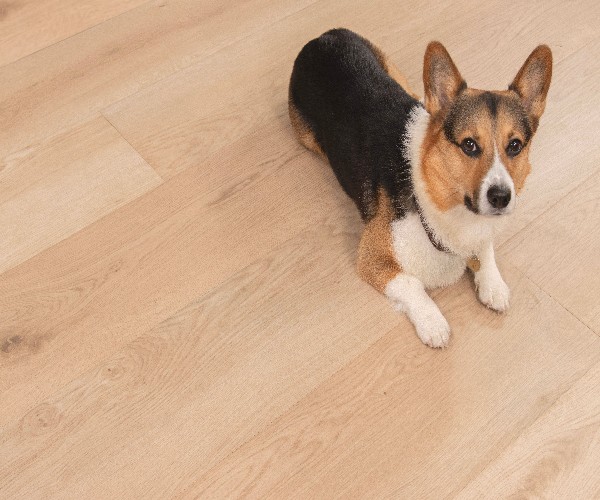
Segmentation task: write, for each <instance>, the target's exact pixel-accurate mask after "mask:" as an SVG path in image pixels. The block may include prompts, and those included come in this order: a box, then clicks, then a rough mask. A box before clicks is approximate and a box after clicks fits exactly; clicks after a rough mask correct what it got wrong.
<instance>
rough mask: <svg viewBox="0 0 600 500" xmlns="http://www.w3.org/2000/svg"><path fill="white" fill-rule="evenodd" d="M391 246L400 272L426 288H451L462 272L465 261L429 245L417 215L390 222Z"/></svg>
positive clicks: (409, 215) (412, 214)
mask: <svg viewBox="0 0 600 500" xmlns="http://www.w3.org/2000/svg"><path fill="white" fill-rule="evenodd" d="M392 244H393V246H394V254H395V256H396V260H397V261H398V264H400V266H401V267H402V271H403V272H405V273H406V274H409V275H411V276H414V277H415V278H418V279H419V280H420V281H421V282H422V283H423V285H425V287H426V288H437V287H442V286H448V285H451V284H452V283H455V282H456V281H458V279H459V278H460V277H461V276H462V274H463V273H464V271H465V267H466V261H465V259H464V258H462V257H460V256H458V255H455V254H451V253H447V252H440V251H439V250H437V249H436V248H435V247H434V246H433V245H432V244H431V241H429V237H428V236H427V233H426V232H425V229H423V225H422V224H421V220H420V218H419V216H418V215H417V214H416V213H410V214H408V215H407V216H406V217H405V218H404V219H399V220H395V221H393V222H392Z"/></svg>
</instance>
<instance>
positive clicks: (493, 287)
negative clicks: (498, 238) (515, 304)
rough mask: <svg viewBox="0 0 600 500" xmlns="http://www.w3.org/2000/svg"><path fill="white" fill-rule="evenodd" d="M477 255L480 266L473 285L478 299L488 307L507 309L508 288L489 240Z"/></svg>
mask: <svg viewBox="0 0 600 500" xmlns="http://www.w3.org/2000/svg"><path fill="white" fill-rule="evenodd" d="M478 257H479V262H480V263H481V266H480V268H479V271H477V272H476V273H475V286H476V287H477V291H478V295H479V300H480V301H481V303H482V304H485V305H486V306H487V307H489V308H490V309H494V310H495V311H498V312H504V311H506V309H508V302H509V298H510V290H509V288H508V285H507V284H506V283H505V282H504V280H503V279H502V276H501V275H500V271H499V270H498V266H497V265H496V259H495V257H494V246H493V244H492V243H491V242H490V243H489V244H488V245H487V246H486V247H485V248H484V249H483V251H482V252H481V253H480V254H479V256H478Z"/></svg>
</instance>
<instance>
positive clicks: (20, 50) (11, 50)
mask: <svg viewBox="0 0 600 500" xmlns="http://www.w3.org/2000/svg"><path fill="white" fill-rule="evenodd" d="M146 2H148V0H83V1H81V0H79V1H77V0H67V1H65V0H11V1H8V2H2V3H0V66H4V65H5V64H8V63H11V62H13V61H16V60H17V59H20V58H21V57H24V56H27V55H29V54H32V53H33V52H36V51H37V50H40V49H43V48H45V47H47V46H49V45H52V44H54V43H56V42H59V41H61V40H64V39H65V38H68V37H70V36H72V35H74V34H76V33H79V32H81V31H84V30H86V29H88V28H90V27H92V26H95V25H97V24H100V23H102V22H103V21H106V20H107V19H110V18H112V17H114V16H118V15H119V14H122V13H123V12H126V11H128V10H131V9H133V8H135V7H137V6H139V5H142V4H143V3H146Z"/></svg>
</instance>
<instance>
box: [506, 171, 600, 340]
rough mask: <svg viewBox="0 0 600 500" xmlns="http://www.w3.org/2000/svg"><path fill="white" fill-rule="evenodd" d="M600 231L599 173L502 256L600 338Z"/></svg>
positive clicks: (511, 243)
mask: <svg viewBox="0 0 600 500" xmlns="http://www.w3.org/2000/svg"><path fill="white" fill-rule="evenodd" d="M599 228H600V175H599V174H595V175H592V176H591V177H589V178H588V179H587V180H585V181H584V182H583V183H582V184H581V185H580V186H579V187H577V188H576V189H574V190H573V191H571V192H570V193H569V194H567V195H566V196H565V197H564V198H562V199H561V200H560V201H559V202H558V203H557V204H556V205H554V206H553V207H552V208H551V209H550V210H548V211H547V212H546V213H545V214H544V215H542V216H541V217H539V218H537V219H536V220H535V221H534V222H533V223H532V224H531V225H530V226H528V227H527V228H526V229H525V230H523V231H521V232H520V233H518V234H517V235H516V236H514V237H513V238H512V239H511V240H509V241H508V243H507V244H506V245H504V247H503V248H502V255H503V257H505V258H506V259H508V260H510V261H511V262H513V263H514V264H515V265H517V266H518V267H519V268H520V269H521V270H522V271H523V272H524V273H525V274H527V275H528V276H529V277H530V278H531V279H533V280H534V281H535V282H536V283H539V284H540V286H542V287H543V288H544V290H546V291H548V293H549V294H550V295H552V297H554V298H555V299H556V300H557V301H558V302H560V303H561V304H562V305H563V306H564V307H566V308H567V309H568V310H569V311H571V312H572V313H573V314H574V315H575V316H577V317H578V318H579V319H580V320H581V321H583V322H584V323H585V324H586V325H588V326H589V327H590V328H592V329H593V330H594V331H595V332H596V333H597V334H599V335H600V300H598V290H600V230H599ZM540 249H546V250H545V251H544V252H543V253H541V254H540Z"/></svg>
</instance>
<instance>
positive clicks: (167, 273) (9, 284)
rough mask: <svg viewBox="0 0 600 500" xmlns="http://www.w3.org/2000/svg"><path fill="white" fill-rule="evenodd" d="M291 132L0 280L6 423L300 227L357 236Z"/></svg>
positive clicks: (241, 149)
mask: <svg viewBox="0 0 600 500" xmlns="http://www.w3.org/2000/svg"><path fill="white" fill-rule="evenodd" d="M288 134H289V132H288V131H287V130H286V133H284V132H283V131H282V130H281V129H280V130H279V132H271V133H267V134H265V135H261V136H260V140H259V141H258V142H259V143H260V144H261V148H260V149H258V148H256V143H257V138H256V137H250V138H248V139H247V140H245V141H241V142H239V143H237V144H235V146H234V147H232V148H231V149H230V151H229V154H228V155H223V156H222V157H220V158H218V159H216V160H214V162H213V163H211V164H206V165H204V168H203V169H190V170H188V171H186V172H183V173H182V174H181V175H180V176H176V177H174V178H172V179H171V180H170V181H169V182H167V183H165V184H163V185H161V186H159V187H158V188H156V189H154V190H153V191H152V192H150V193H148V194H147V195H146V196H143V197H141V198H140V199H138V200H135V201H134V202H132V203H130V204H128V205H126V206H124V207H123V208H122V209H119V210H116V211H114V212H113V213H112V214H110V215H108V216H107V217H105V218H103V219H101V220H99V221H98V222H96V223H94V224H92V225H90V226H88V227H87V228H85V229H84V230H82V231H80V232H78V233H77V234H75V235H73V236H72V237H71V238H69V239H67V240H64V241H62V242H61V243H59V244H57V245H55V246H53V247H52V248H50V249H48V250H47V251H45V252H42V253H40V254H38V255H37V256H35V257H34V258H32V259H30V260H28V261H27V262H25V263H23V264H22V265H20V266H17V267H15V268H13V269H12V270H10V271H8V272H6V273H4V275H2V281H3V286H2V288H0V332H7V333H6V334H5V335H4V336H5V337H6V338H7V339H8V340H10V338H13V337H16V338H17V339H18V343H17V344H16V345H14V343H12V342H11V344H10V348H9V349H7V350H8V352H5V353H2V354H3V358H2V363H0V390H2V391H5V392H4V396H3V397H4V403H5V404H4V407H3V409H2V412H3V416H4V421H5V422H7V423H8V422H10V421H12V420H13V418H16V417H18V416H19V415H21V414H22V413H23V412H24V411H25V410H26V409H27V408H31V405H32V404H34V402H35V401H36V400H39V399H40V398H44V397H47V396H48V395H49V394H50V393H51V392H53V391H54V390H55V388H56V386H57V385H61V384H64V383H66V382H67V381H69V380H72V379H73V378H74V377H75V376H77V375H78V374H81V373H82V372H83V371H86V370H88V369H90V368H91V367H93V366H94V365H95V364H97V363H99V362H100V361H101V360H103V359H106V358H107V357H108V356H110V354H111V353H113V352H115V350H118V349H119V348H121V347H122V346H123V345H124V344H125V343H127V342H128V341H129V340H131V339H132V338H135V337H136V336H139V335H140V334H141V333H143V332H144V331H145V330H147V329H148V328H149V327H151V326H153V325H155V324H156V323H157V322H159V321H162V320H164V319H166V318H167V317H169V316H171V315H172V314H173V313H175V311H177V310H178V309H180V308H182V307H183V306H185V305H186V304H188V303H190V302H191V301H192V300H194V299H196V298H198V297H199V296H200V295H202V294H203V293H205V292H207V291H209V290H210V289H211V288H213V287H215V286H218V285H219V284H221V283H223V282H224V281H225V280H226V279H227V278H228V277H230V276H231V275H232V274H234V273H235V272H237V271H239V270H240V269H243V268H244V267H246V266H247V265H249V264H250V263H252V262H254V261H255V260H256V259H260V258H261V257H263V256H264V255H266V254H267V253H268V252H270V251H271V250H272V249H273V248H275V247H276V246H278V245H279V244H281V243H283V242H285V241H286V240H288V239H290V238H292V237H293V236H295V235H296V234H298V233H299V232H301V231H303V230H304V229H306V228H310V227H314V226H318V225H323V224H328V225H332V226H333V227H334V228H339V230H343V228H344V224H352V227H354V230H355V231H357V230H358V228H359V227H360V226H359V217H358V215H357V213H355V211H354V210H353V209H352V207H351V203H350V202H349V200H348V199H347V198H346V197H345V195H344V194H343V193H341V191H340V190H339V189H338V187H337V185H336V184H335V180H334V177H333V174H332V173H331V171H327V170H326V169H325V168H324V166H323V165H322V163H321V162H320V161H318V160H317V159H316V158H311V157H309V156H308V155H306V154H305V152H304V151H303V150H302V149H301V147H300V146H299V145H297V144H296V143H295V141H294V140H293V139H292V138H291V137H290V136H289V135H288ZM286 136H287V138H286ZM286 144H287V146H285V147H282V146H283V145H286ZM249 165H252V166H253V168H250V167H249ZM311 179H312V180H316V179H321V181H319V182H317V183H315V184H311ZM346 219H347V222H345V221H346ZM346 249H347V251H348V252H349V254H350V255H352V256H353V255H354V253H355V245H350V244H349V245H348V247H347V248H346ZM348 270H349V273H351V274H354V267H353V266H351V267H349V269H348Z"/></svg>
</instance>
